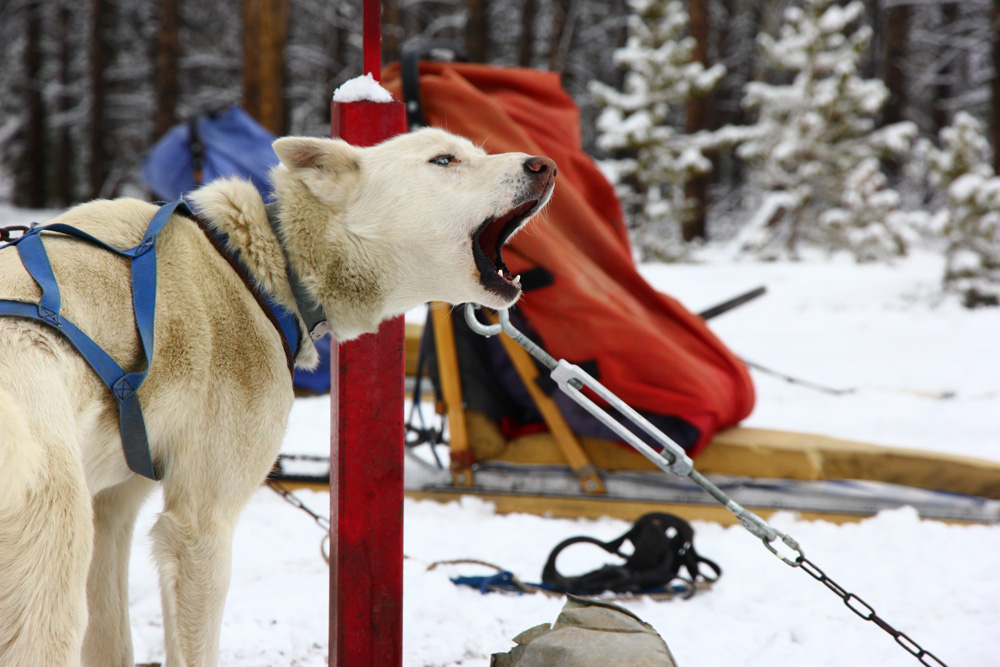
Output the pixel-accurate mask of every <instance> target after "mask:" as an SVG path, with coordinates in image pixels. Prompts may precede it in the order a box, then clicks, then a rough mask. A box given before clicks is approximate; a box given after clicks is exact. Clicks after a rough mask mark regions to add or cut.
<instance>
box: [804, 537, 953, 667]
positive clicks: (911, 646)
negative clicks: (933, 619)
mask: <svg viewBox="0 0 1000 667" xmlns="http://www.w3.org/2000/svg"><path fill="white" fill-rule="evenodd" d="M792 567H798V568H800V569H801V570H802V571H803V572H805V573H806V574H808V575H809V576H810V577H812V578H813V579H815V580H816V581H818V582H820V583H821V584H823V585H824V586H826V587H827V588H829V589H830V590H831V591H833V593H834V595H836V596H837V597H839V598H840V599H841V600H843V601H844V604H845V605H847V608H848V609H850V610H851V611H853V612H854V613H855V614H857V615H858V616H859V617H860V618H862V619H864V620H866V621H871V622H872V623H874V624H875V625H877V626H878V627H880V628H882V629H883V630H885V631H886V632H887V633H888V634H889V636H891V637H892V638H893V639H895V640H896V643H897V644H899V645H900V646H902V647H903V649H904V650H906V652H907V653H909V654H910V655H912V656H913V657H914V658H916V659H917V660H919V661H920V662H921V663H922V664H924V665H929V666H931V667H947V665H945V664H944V663H943V662H941V660H940V659H939V658H938V657H937V656H935V655H934V654H933V653H929V652H927V651H925V650H924V649H923V648H922V647H921V646H920V644H918V643H917V642H915V641H913V640H912V639H910V638H909V637H908V636H907V635H906V634H904V633H902V632H900V631H899V630H897V629H896V628H894V627H892V626H891V625H889V623H887V622H886V621H885V619H883V618H882V617H881V616H879V615H878V614H877V613H875V609H874V607H872V606H871V605H870V604H868V603H867V602H865V601H864V600H862V599H861V598H859V597H858V596H857V595H855V594H854V593H848V592H847V591H846V590H844V588H843V586H841V585H840V584H838V583H837V582H835V581H834V580H833V579H831V578H830V577H828V576H826V573H825V572H823V570H821V569H820V568H819V567H818V566H817V565H816V564H815V563H813V562H812V561H811V560H809V559H808V558H806V557H805V556H803V555H799V557H798V558H796V559H795V562H794V563H793V564H792Z"/></svg>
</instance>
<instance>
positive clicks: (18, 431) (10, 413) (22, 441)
mask: <svg viewBox="0 0 1000 667" xmlns="http://www.w3.org/2000/svg"><path fill="white" fill-rule="evenodd" d="M43 455H44V452H43V451H42V447H41V445H40V444H39V443H37V442H33V438H32V435H31V430H30V429H29V428H28V422H27V420H25V418H24V415H23V414H22V413H21V411H20V410H19V409H18V407H17V404H16V403H15V402H14V399H13V398H11V396H10V394H8V393H7V392H5V391H4V390H3V389H0V509H2V508H5V507H9V506H10V505H12V504H14V503H16V502H17V501H18V499H20V498H23V497H24V495H25V494H26V493H27V492H28V491H30V490H31V489H32V488H33V487H34V486H35V483H36V480H37V479H38V477H39V474H40V472H41V469H42V464H43Z"/></svg>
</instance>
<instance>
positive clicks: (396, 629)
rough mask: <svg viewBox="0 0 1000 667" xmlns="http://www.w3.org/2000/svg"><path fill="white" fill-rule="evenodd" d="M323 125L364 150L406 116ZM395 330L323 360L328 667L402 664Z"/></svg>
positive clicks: (377, 64) (374, 52)
mask: <svg viewBox="0 0 1000 667" xmlns="http://www.w3.org/2000/svg"><path fill="white" fill-rule="evenodd" d="M364 18H365V24H364V37H365V45H364V67H365V72H366V73H369V72H370V73H371V74H373V75H374V77H375V78H376V80H379V79H380V74H381V69H382V65H381V53H380V49H381V36H380V33H379V24H380V21H381V18H380V8H379V2H378V0H365V13H364ZM372 33H374V37H373V36H372ZM373 44H374V46H373ZM331 125H332V126H331V135H332V136H334V137H340V138H342V139H344V140H345V141H347V142H348V143H351V144H354V145H356V146H371V145H374V144H377V143H380V142H381V141H383V140H385V139H388V138H390V137H392V136H395V135H397V134H402V133H403V132H405V131H406V110H405V106H404V105H403V103H402V102H390V103H384V104H381V103H374V102H351V103H337V102H334V103H333V107H332V124H331ZM403 330H404V327H403V318H402V317H397V318H396V319H394V320H391V321H389V322H384V323H383V324H382V327H381V328H380V329H379V330H378V332H377V333H375V334H368V335H365V336H362V337H360V338H358V339H357V340H354V341H351V342H349V343H345V344H342V345H335V346H334V350H333V355H332V357H333V359H332V362H331V366H332V367H331V369H330V375H331V379H332V386H331V391H330V395H331V442H330V517H331V537H330V665H331V667H392V666H394V665H402V663H403V447H404V445H403V436H404V433H403V378H404V366H403V342H404V336H403Z"/></svg>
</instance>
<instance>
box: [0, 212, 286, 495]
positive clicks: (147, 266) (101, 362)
mask: <svg viewBox="0 0 1000 667" xmlns="http://www.w3.org/2000/svg"><path fill="white" fill-rule="evenodd" d="M175 212H176V213H180V214H182V215H184V216H186V217H189V218H191V219H192V220H194V221H195V222H196V223H197V224H198V225H199V227H200V228H201V229H202V231H203V232H205V235H206V236H207V237H208V239H209V241H211V243H212V245H213V246H214V247H215V248H216V250H217V251H218V252H219V254H221V255H222V256H223V257H224V258H226V260H227V261H228V262H229V263H230V265H232V267H233V269H234V270H235V271H236V273H237V274H238V275H239V276H240V278H241V279H242V280H243V282H244V283H245V284H246V286H247V288H248V289H249V290H250V292H251V294H253V296H254V298H255V299H256V301H257V303H258V305H260V307H261V310H263V311H264V314H265V315H267V317H268V319H269V320H270V321H271V323H272V324H273V325H274V327H275V329H277V331H278V334H279V337H280V338H281V342H282V346H283V348H284V351H285V357H286V360H287V362H288V369H289V372H290V373H293V372H294V367H295V355H296V354H297V353H298V351H299V344H300V342H301V336H300V332H299V323H298V318H296V316H295V315H294V314H292V313H290V312H288V311H287V310H286V309H285V308H283V307H282V306H281V305H279V304H278V303H277V302H275V301H274V300H273V299H271V298H269V297H267V296H266V295H264V294H262V293H261V291H260V289H259V288H258V287H257V286H256V285H255V284H254V282H253V280H251V279H250V276H249V274H248V272H247V270H246V268H245V267H244V266H243V263H242V260H240V258H239V253H238V252H237V253H231V252H229V251H228V250H227V248H226V243H225V237H221V238H220V235H218V234H217V233H216V232H214V231H212V230H211V229H210V228H209V227H208V226H207V225H206V224H205V223H204V222H203V221H202V220H200V219H199V218H197V217H196V216H195V215H194V214H193V213H192V211H191V209H190V208H188V206H187V204H185V203H184V202H183V200H177V201H175V202H171V203H169V204H161V206H160V208H159V210H157V212H156V215H154V216H153V219H152V221H150V223H149V227H147V228H146V232H145V234H144V235H143V238H142V241H140V242H139V244H138V245H136V246H135V247H134V248H128V249H127V250H119V249H118V248H115V247H113V246H110V245H108V244H107V243H105V242H103V241H101V240H100V239H98V238H95V237H94V236H91V235H90V234H88V233H86V232H84V231H82V230H79V229H77V228H75V227H71V226H69V225H66V224H63V223H53V224H51V225H45V226H41V227H34V228H32V229H30V230H28V231H26V232H25V233H24V234H23V235H22V236H20V237H19V238H17V239H14V240H12V241H10V243H9V245H14V246H17V251H18V255H19V256H20V258H21V262H22V263H23V264H24V268H25V269H26V270H27V271H28V274H29V275H30V276H31V278H32V280H34V281H35V283H36V284H37V285H38V287H39V289H40V290H41V292H42V295H41V298H40V299H39V301H38V303H37V304H35V303H26V302H23V301H10V300H0V316H2V315H8V316H15V317H24V318H27V319H31V320H35V321H38V322H43V323H45V324H47V325H49V326H51V327H53V328H55V329H57V330H59V331H61V332H62V333H63V335H64V336H66V338H67V339H68V340H69V342H70V343H71V344H72V345H73V347H74V348H75V349H76V350H77V352H79V353H80V356H82V357H83V359H84V361H86V362H87V364H88V365H89V366H90V367H91V368H92V369H93V370H94V372H95V373H97V375H98V377H100V379H101V381H102V382H103V383H104V384H105V385H106V386H107V387H108V389H110V390H111V393H112V394H113V395H114V397H115V399H116V400H117V401H118V424H119V428H120V432H121V438H122V449H123V451H124V454H125V461H126V463H127V464H128V467H129V469H130V470H132V471H133V472H135V473H136V474H139V475H142V476H143V477H147V478H149V479H153V480H159V479H160V477H161V474H160V473H159V472H158V471H157V470H156V468H155V466H154V465H153V460H152V455H151V454H150V450H149V437H148V435H147V433H146V423H145V420H144V419H143V416H142V406H141V404H140V403H139V397H138V394H137V393H136V392H137V391H138V389H139V387H140V386H141V385H142V383H143V382H144V381H145V379H146V374H147V373H148V372H149V366H150V362H151V360H152V358H153V349H154V344H153V343H154V341H153V330H154V324H155V316H156V240H157V236H158V235H159V233H160V232H161V231H162V230H163V228H164V226H165V225H166V224H167V222H168V221H169V220H170V218H171V216H172V215H173V214H174V213H175ZM42 232H55V233H60V234H64V235H66V236H73V237H76V238H78V239H80V240H82V241H85V242H87V243H89V244H91V245H95V246H98V247H100V248H103V249H104V250H107V251H108V252H111V253H114V254H116V255H119V256H121V257H128V258H130V259H131V260H132V261H131V269H132V308H133V311H134V314H135V324H136V328H137V329H138V331H139V340H140V343H141V345H142V353H143V357H144V366H145V367H144V368H143V369H142V370H139V371H135V372H131V373H128V372H126V371H125V370H124V369H122V367H121V366H119V365H118V363H117V362H116V361H115V360H114V359H112V358H111V356H110V355H109V354H108V353H107V352H105V351H104V350H103V349H102V348H101V346H100V345H98V344H97V343H95V342H94V341H93V339H91V338H90V337H89V336H88V335H87V334H85V333H84V332H83V331H81V330H80V329H79V328H78V327H77V326H76V325H75V324H73V323H72V322H70V321H69V320H67V319H66V318H65V317H63V316H62V315H61V313H60V307H61V305H62V303H61V302H62V298H61V295H60V293H59V285H58V283H57V282H56V277H55V274H54V273H53V271H52V265H51V263H50V262H49V258H48V254H47V253H46V251H45V246H44V244H43V243H42V237H41V233H42ZM3 247H8V246H3Z"/></svg>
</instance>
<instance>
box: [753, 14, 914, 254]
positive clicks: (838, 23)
mask: <svg viewBox="0 0 1000 667" xmlns="http://www.w3.org/2000/svg"><path fill="white" fill-rule="evenodd" d="M863 15H864V5H863V4H862V3H861V2H858V1H854V2H850V3H848V4H847V5H845V6H840V5H838V4H836V3H835V2H834V1H833V0H804V2H803V4H802V6H801V7H790V8H788V9H786V10H785V13H784V23H783V25H782V26H781V28H780V32H779V35H778V37H777V38H776V39H775V38H773V37H771V36H769V35H766V34H763V35H761V36H760V38H759V44H760V47H761V51H762V55H763V57H764V60H765V62H766V63H767V64H768V65H769V67H770V68H771V70H773V72H774V74H775V76H776V78H777V79H779V80H780V82H779V83H768V82H763V81H757V82H751V83H749V84H747V87H746V93H745V96H744V99H743V104H744V106H745V107H746V108H747V109H748V110H749V111H751V112H753V113H756V114H757V123H756V124H755V125H754V126H753V129H752V131H751V135H750V137H749V138H748V139H747V140H746V141H744V142H743V143H742V144H741V145H740V146H739V147H738V149H737V152H738V154H739V156H740V157H741V158H743V160H745V161H746V162H747V163H748V164H749V165H750V184H751V186H752V187H753V188H754V189H755V190H756V191H758V192H760V193H761V195H762V205H761V208H762V209H767V210H771V211H772V212H773V215H770V216H763V215H756V216H754V220H753V224H750V225H747V227H746V228H745V229H744V230H743V232H742V234H741V238H740V241H741V242H742V245H743V246H744V248H745V249H748V250H751V251H753V252H756V253H757V254H759V255H761V256H762V257H765V258H776V257H778V256H782V255H789V256H792V257H794V256H796V254H797V250H798V247H799V244H800V242H802V241H808V242H814V243H819V244H822V245H824V246H827V247H830V248H832V249H847V250H850V251H851V252H853V253H854V254H855V256H856V257H857V258H858V259H860V260H871V259H876V258H877V257H883V256H886V255H889V254H892V253H898V252H901V251H902V250H904V249H905V238H906V234H905V233H903V231H902V230H901V229H898V228H897V227H898V226H899V225H903V224H904V220H905V218H904V217H903V216H901V215H896V214H895V212H896V211H897V209H898V203H899V197H898V195H896V194H895V193H894V192H893V191H892V190H891V189H890V188H888V186H887V184H886V181H885V179H884V178H883V177H881V175H880V174H878V171H879V169H878V166H879V164H880V161H881V160H882V159H884V158H888V157H891V156H898V155H901V154H903V153H905V152H906V151H908V150H909V149H910V145H911V142H912V140H913V138H914V136H915V134H916V126H915V125H913V124H912V123H908V122H901V123H895V124H892V125H888V126H886V127H883V128H877V127H876V122H875V116H876V114H878V112H879V110H880V109H881V108H882V106H883V105H884V104H885V102H886V99H887V97H888V91H887V90H886V87H885V85H884V84H883V83H882V82H881V81H879V80H877V79H864V78H862V77H861V75H860V73H859V64H860V61H861V59H862V57H863V55H864V54H865V52H866V50H867V49H868V46H869V43H870V42H871V37H872V31H871V29H870V28H869V27H868V26H866V25H861V23H860V20H861V19H862V18H863ZM849 188H857V190H856V191H854V192H847V191H846V190H847V189H849ZM830 209H833V210H830ZM879 227H884V229H878V228H879Z"/></svg>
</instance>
